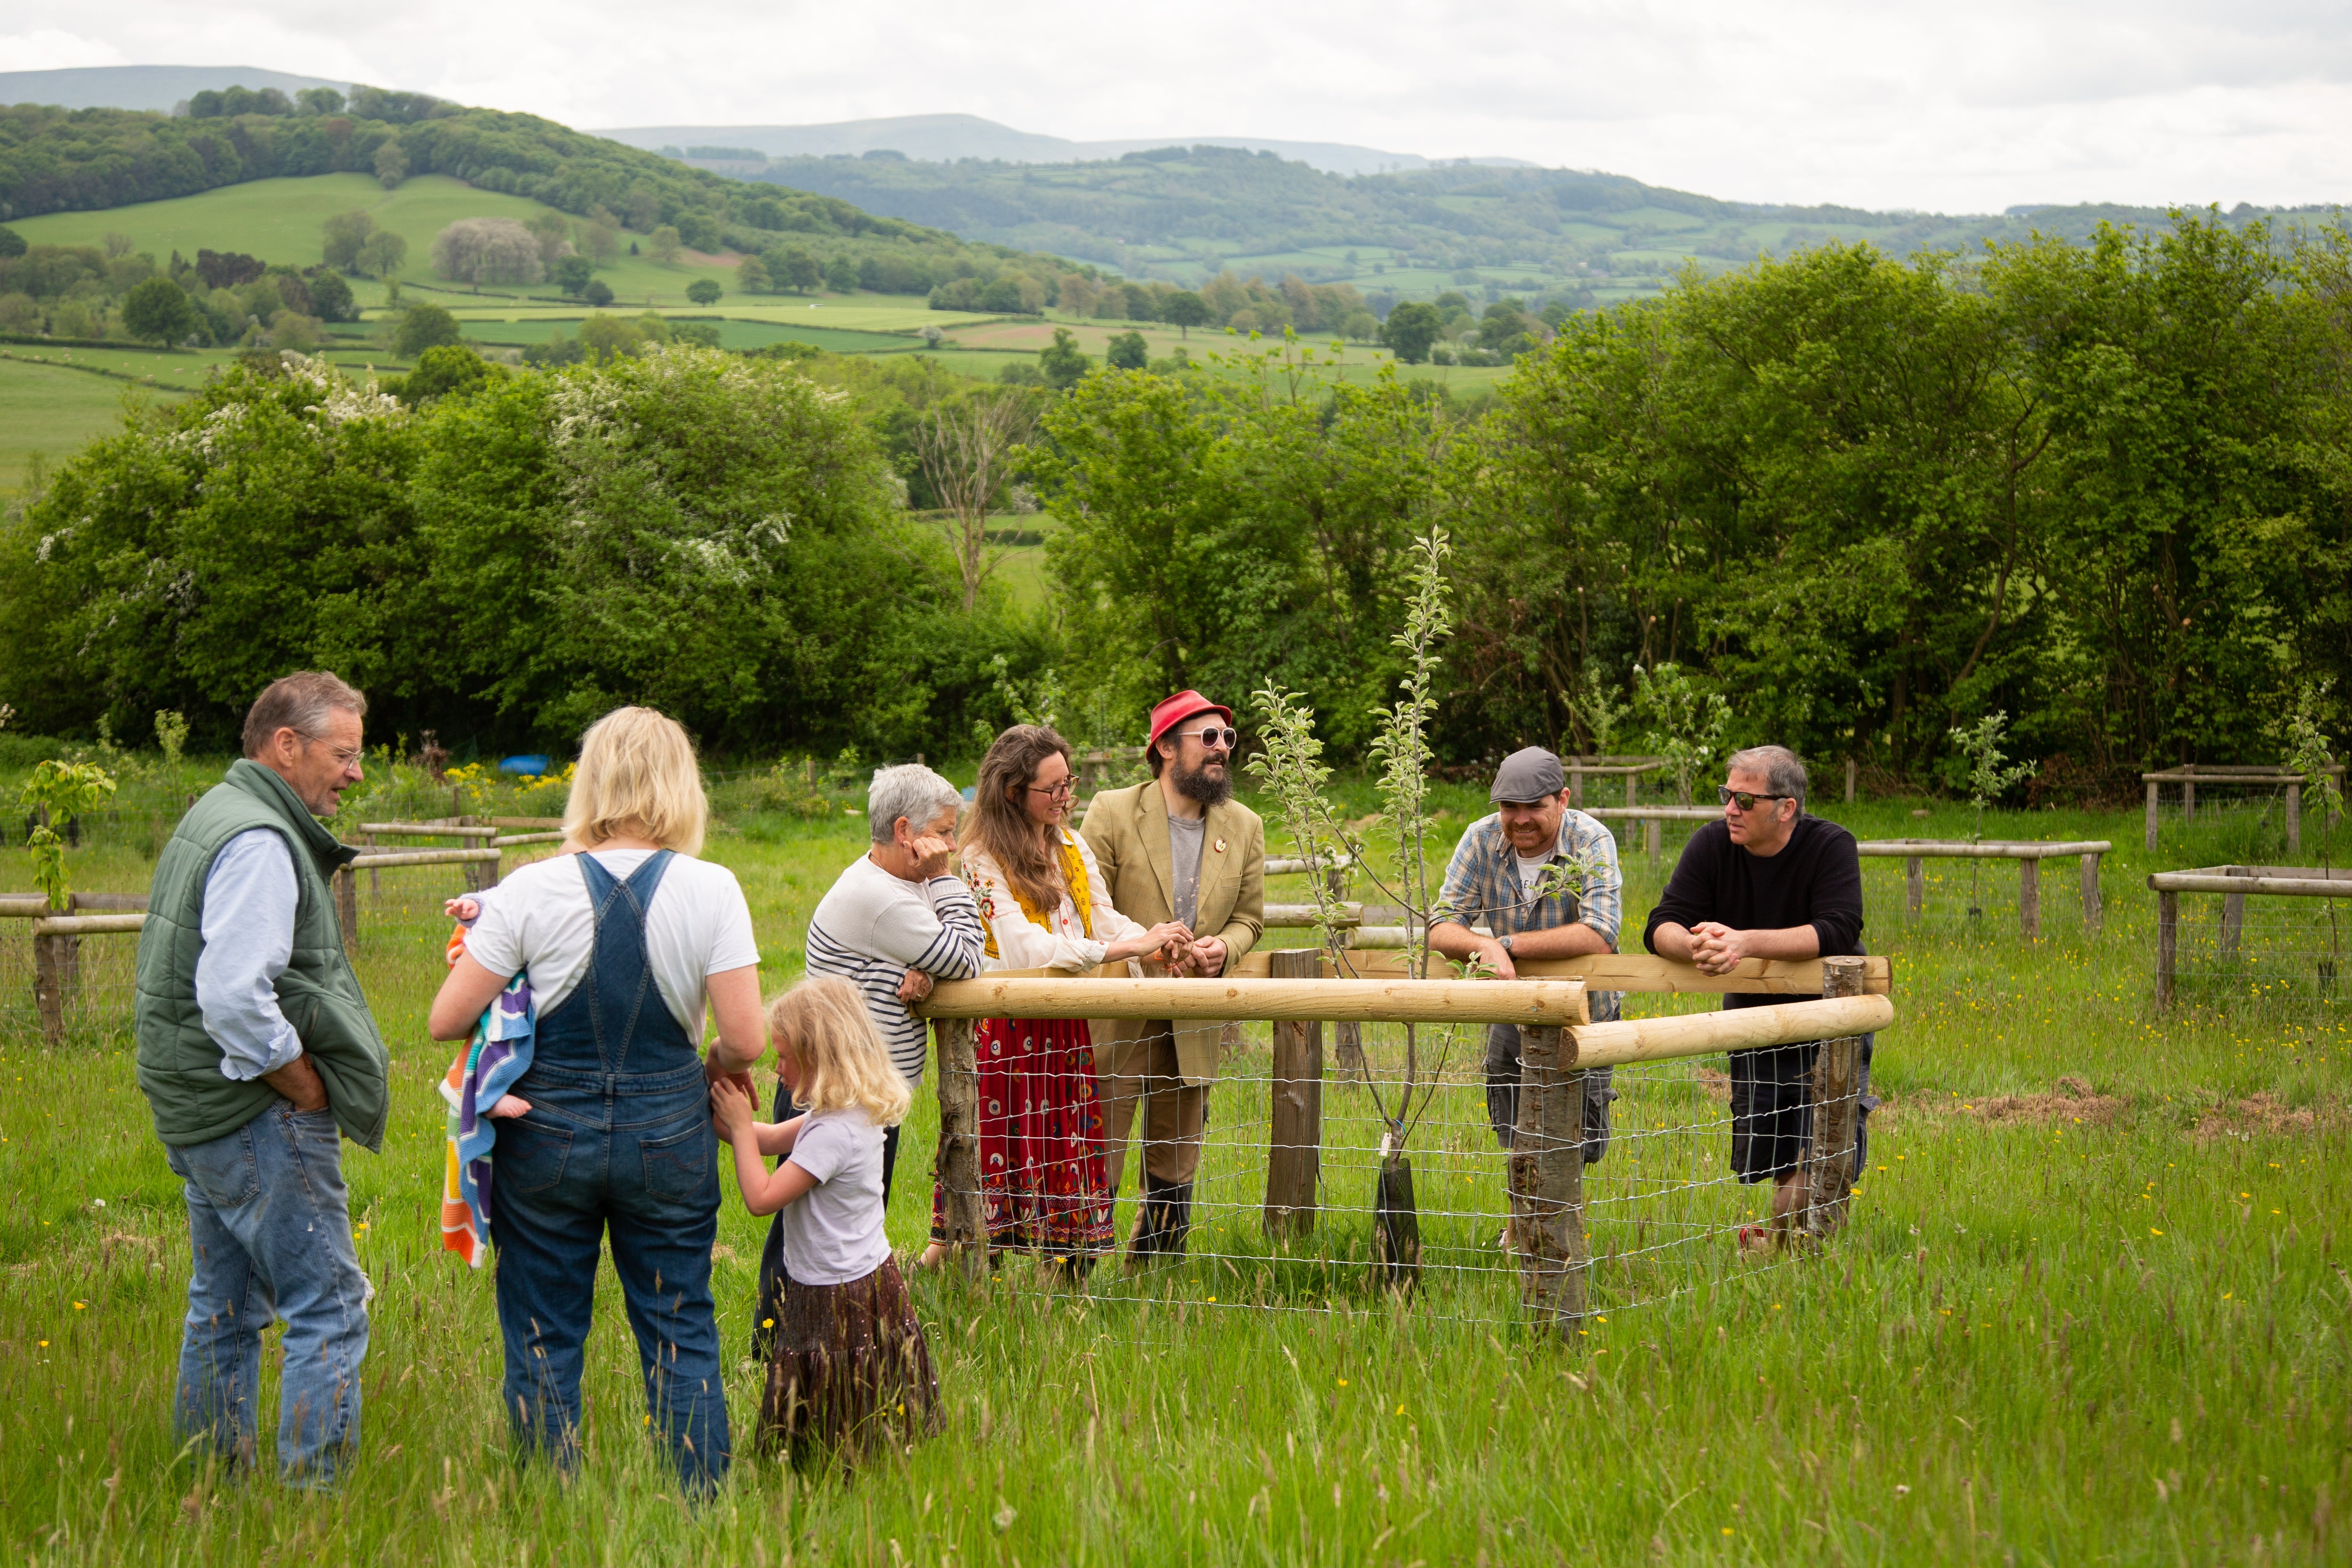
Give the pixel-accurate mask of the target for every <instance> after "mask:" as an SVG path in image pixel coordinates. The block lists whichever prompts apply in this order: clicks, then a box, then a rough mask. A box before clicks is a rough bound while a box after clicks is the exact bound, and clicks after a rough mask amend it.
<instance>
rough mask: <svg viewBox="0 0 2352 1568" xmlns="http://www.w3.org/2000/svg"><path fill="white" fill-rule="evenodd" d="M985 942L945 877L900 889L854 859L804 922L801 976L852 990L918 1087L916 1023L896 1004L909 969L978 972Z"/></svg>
mask: <svg viewBox="0 0 2352 1568" xmlns="http://www.w3.org/2000/svg"><path fill="white" fill-rule="evenodd" d="M984 942H985V937H984V936H983V934H982V930H981V925H980V908H979V906H978V905H977V904H974V903H973V902H972V897H971V889H970V888H968V887H966V886H965V885H964V884H963V883H962V882H961V881H960V880H958V879H957V878H955V877H952V876H935V877H933V878H931V879H930V880H929V882H908V881H905V880H903V879H901V878H899V877H896V876H893V875H891V874H890V873H888V872H887V871H884V870H883V869H882V868H881V867H880V866H878V865H876V864H875V863H874V862H873V861H872V860H870V859H868V858H866V856H864V855H860V856H859V857H858V858H857V860H856V862H855V863H853V864H852V865H851V866H850V867H849V869H848V870H846V871H845V872H843V873H841V876H840V879H839V880H838V881H836V882H835V883H834V884H833V887H832V889H831V890H830V891H829V892H827V893H826V894H825V895H824V898H823V899H821V900H819V901H818V903H817V906H816V913H815V914H814V915H811V916H810V917H809V926H808V972H809V973H810V974H812V975H838V976H840V977H842V978H843V979H845V980H847V981H848V982H849V983H850V984H852V985H854V986H856V988H857V991H858V994H859V995H860V996H862V997H864V998H866V1012H867V1013H868V1014H869V1015H871V1016H872V1018H873V1019H874V1027H875V1029H876V1030H878V1031H879V1032H880V1033H881V1036H882V1043H883V1044H884V1045H886V1046H887V1047H888V1048H889V1050H890V1060H891V1061H892V1062H893V1063H894V1064H896V1066H897V1067H898V1071H899V1073H900V1074H901V1075H902V1076H903V1077H904V1078H905V1079H906V1080H907V1082H908V1083H920V1082H922V1081H923V1061H924V1058H925V1056H926V1055H927V1052H926V1051H925V1049H924V1033H925V1030H924V1026H923V1020H922V1019H919V1018H917V1017H915V1015H914V1014H912V1013H910V1012H908V1010H907V1005H906V1004H905V1003H904V1002H901V1001H900V1000H899V999H898V983H899V982H900V981H901V980H903V979H905V978H906V976H907V971H908V970H909V969H920V970H921V971H922V972H923V973H925V974H927V975H929V976H930V977H931V978H933V979H935V980H968V979H971V977H973V976H975V975H977V974H979V973H980V961H981V952H982V946H983V944H984Z"/></svg>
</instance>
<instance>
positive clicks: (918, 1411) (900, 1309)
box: [760, 1258, 940, 1465]
mask: <svg viewBox="0 0 2352 1568" xmlns="http://www.w3.org/2000/svg"><path fill="white" fill-rule="evenodd" d="M939 1425H940V1379H939V1374H938V1373H937V1372H936V1371H934V1370H933V1368H932V1366H931V1347H930V1346H929V1344H928V1343H925V1341H924V1339H923V1326H922V1324H920V1323H919V1322H916V1321H915V1306H914V1302H913V1301H911V1300H909V1299H908V1295H907V1281H905V1280H904V1279H902V1278H900V1276H899V1273H898V1264H897V1263H896V1262H895V1261H893V1260H890V1259H887V1258H886V1259H884V1260H882V1265H881V1267H880V1268H877V1269H876V1270H874V1272H872V1273H871V1274H868V1275H866V1277H865V1278H864V1279H862V1280H852V1281H849V1282H848V1283H847V1284H845V1285H803V1284H802V1283H801V1282H800V1281H797V1280H795V1281H791V1282H789V1283H788V1284H786V1285H785V1287H784V1303H783V1321H782V1322H779V1323H778V1324H777V1325H776V1354H775V1356H774V1358H773V1359H772V1360H771V1361H770V1362H769V1363H768V1390H767V1395H766V1396H765V1397H764V1398H762V1399H761V1402H760V1442H761V1448H763V1449H765V1450H767V1451H769V1452H773V1451H774V1450H775V1449H777V1448H785V1449H787V1450H788V1451H789V1452H790V1454H791V1457H792V1458H793V1461H794V1462H795V1463H799V1462H803V1461H804V1460H805V1459H807V1458H809V1457H810V1456H812V1455H814V1454H819V1453H829V1454H837V1455H838V1456H839V1457H840V1458H841V1460H842V1462H843V1463H844V1464H845V1465H847V1464H854V1463H856V1460H857V1458H858V1457H859V1456H860V1455H861V1454H862V1453H863V1452H864V1451H865V1449H866V1448H867V1446H868V1445H870V1444H874V1443H879V1442H896V1443H905V1442H910V1441H912V1440H913V1439H914V1438H916V1437H928V1436H929V1435H930V1434H931V1433H932V1432H934V1431H937V1430H938V1429H939Z"/></svg>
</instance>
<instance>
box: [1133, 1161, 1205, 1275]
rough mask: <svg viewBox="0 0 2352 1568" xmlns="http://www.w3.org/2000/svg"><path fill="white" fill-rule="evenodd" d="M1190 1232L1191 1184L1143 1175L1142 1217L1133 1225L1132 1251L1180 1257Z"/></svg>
mask: <svg viewBox="0 0 2352 1568" xmlns="http://www.w3.org/2000/svg"><path fill="white" fill-rule="evenodd" d="M1191 1235H1192V1183H1191V1182H1189V1181H1186V1182H1172V1181H1161V1180H1160V1179H1159V1178H1158V1177H1156V1176H1150V1175H1149V1174H1148V1173H1147V1174H1146V1175H1145V1176H1144V1178H1143V1216H1142V1218H1141V1220H1140V1222H1139V1223H1138V1225H1137V1226H1136V1228H1135V1247H1134V1250H1135V1251H1137V1252H1139V1253H1148V1254H1150V1255H1152V1256H1156V1257H1163V1258H1181V1257H1182V1256H1183V1255H1184V1245H1185V1242H1186V1240H1187V1239H1189V1238H1190V1237H1191Z"/></svg>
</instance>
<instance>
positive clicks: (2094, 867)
mask: <svg viewBox="0 0 2352 1568" xmlns="http://www.w3.org/2000/svg"><path fill="white" fill-rule="evenodd" d="M2105 918H2106V908H2105V905H2104V904H2101V903H2100V902H2099V857H2098V856H2097V855H2095V854H2091V855H2084V857H2083V929H2084V930H2085V931H2096V930H2097V929H2098V928H2099V923H2100V922H2101V921H2102V920H2104V919H2105Z"/></svg>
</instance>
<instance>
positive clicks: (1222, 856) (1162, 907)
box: [1079, 779, 1265, 1084]
mask: <svg viewBox="0 0 2352 1568" xmlns="http://www.w3.org/2000/svg"><path fill="white" fill-rule="evenodd" d="M1079 831H1082V832H1084V833H1085V834H1086V838H1087V847H1089V848H1090V849H1092V850H1093V851H1094V852H1095V860H1096V862H1097V863H1098V864H1099V865H1100V866H1101V867H1102V873H1103V880H1104V881H1105V882H1106V883H1108V884H1109V885H1108V888H1107V889H1106V890H1105V891H1107V892H1108V894H1110V901H1111V904H1112V906H1113V907H1115V908H1116V909H1118V912H1119V913H1120V914H1121V915H1126V916H1127V917H1128V918H1129V920H1134V921H1139V922H1140V923H1142V924H1143V925H1159V924H1160V922H1161V921H1163V920H1173V919H1175V918H1176V868H1175V853H1174V852H1173V851H1172V850H1171V848H1170V847H1169V843H1168V801H1167V798H1166V797H1164V796H1162V795H1161V794H1160V783H1159V780H1157V779H1147V780H1145V781H1144V782H1143V783H1141V784H1133V785H1129V787H1128V788H1126V789H1106V790H1104V791H1103V792H1102V793H1101V794H1099V795H1097V796H1096V797H1095V798H1094V800H1093V802H1092V803H1091V804H1089V805H1088V806H1087V817H1086V823H1085V825H1084V827H1082V828H1081V829H1080V830H1079ZM1264 931H1265V823H1264V822H1263V821H1260V820H1259V819H1258V814H1257V813H1256V812H1255V811H1253V810H1250V809H1249V808H1248V807H1247V806H1244V805H1242V804H1241V803H1240V802H1238V801H1234V800H1228V801H1226V802H1225V803H1224V804H1223V805H1221V806H1212V807H1210V808H1209V821H1208V828H1207V831H1205V832H1204V833H1202V838H1201V902H1200V914H1199V919H1198V920H1197V922H1196V923H1195V924H1194V925H1193V928H1192V932H1193V935H1194V936H1215V937H1219V938H1221V939H1222V940H1223V942H1224V944H1225V967H1226V969H1227V971H1228V972H1230V971H1231V970H1232V969H1233V967H1234V965H1236V964H1238V963H1240V962H1241V960H1242V956H1243V955H1244V954H1245V953H1247V952H1248V951H1249V950H1250V949H1251V948H1252V947H1254V946H1256V945H1257V939H1258V936H1259V935H1260V934H1261V933H1263V932H1264ZM1144 969H1145V972H1146V973H1148V974H1152V975H1159V974H1164V973H1165V972H1166V971H1165V970H1163V969H1162V968H1161V967H1160V966H1159V965H1158V964H1153V963H1147V964H1145V965H1144ZM1148 1027H1149V1026H1148V1025H1147V1024H1145V1023H1142V1022H1138V1021H1132V1020H1122V1021H1118V1022H1106V1021H1103V1020H1099V1019H1098V1020H1097V1021H1096V1022H1095V1024H1094V1030H1093V1032H1094V1039H1095V1044H1096V1046H1097V1048H1098V1049H1099V1048H1104V1047H1108V1046H1109V1045H1110V1044H1111V1043H1112V1042H1113V1041H1114V1040H1133V1039H1137V1038H1139V1037H1140V1036H1141V1035H1142V1033H1143V1032H1144V1030H1146V1029H1147V1028H1148ZM1222 1031H1223V1025H1222V1024H1216V1023H1187V1024H1181V1025H1179V1026H1178V1028H1177V1030H1176V1065H1177V1071H1180V1072H1181V1073H1182V1074H1183V1077H1184V1082H1187V1083H1194V1084H1199V1083H1208V1082H1213V1080H1214V1079H1215V1078H1216V1076H1217V1038H1218V1036H1219V1034H1220V1033H1221V1032H1222Z"/></svg>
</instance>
